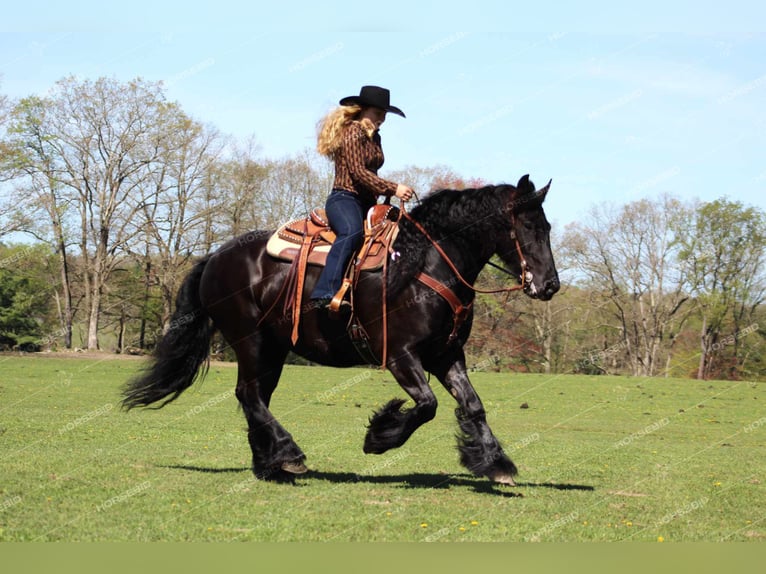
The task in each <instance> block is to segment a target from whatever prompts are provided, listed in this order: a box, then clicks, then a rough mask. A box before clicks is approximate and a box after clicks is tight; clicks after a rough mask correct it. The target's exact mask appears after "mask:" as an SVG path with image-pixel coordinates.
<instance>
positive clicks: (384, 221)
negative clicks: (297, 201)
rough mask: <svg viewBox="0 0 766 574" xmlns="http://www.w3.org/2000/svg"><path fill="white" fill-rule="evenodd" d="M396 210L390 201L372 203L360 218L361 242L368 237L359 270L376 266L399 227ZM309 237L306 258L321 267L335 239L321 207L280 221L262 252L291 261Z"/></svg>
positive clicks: (380, 265)
mask: <svg viewBox="0 0 766 574" xmlns="http://www.w3.org/2000/svg"><path fill="white" fill-rule="evenodd" d="M397 213H398V210H397V208H396V207H392V206H390V205H385V204H380V205H374V206H373V207H371V208H370V210H369V211H368V213H367V217H366V219H365V221H364V242H365V244H366V243H367V242H368V241H371V242H372V243H371V245H370V246H369V249H367V250H366V253H365V257H364V259H363V260H362V261H361V267H360V269H361V270H365V271H371V270H375V269H380V268H381V267H382V266H383V261H384V260H385V258H386V255H387V253H388V248H389V246H390V245H392V244H393V242H394V240H395V239H396V235H397V233H398V231H399V229H398V226H397V225H396V216H397ZM387 226H393V227H394V229H393V230H392V232H391V233H381V229H382V228H385V227H387ZM307 241H310V250H309V254H308V260H307V262H308V263H309V264H311V265H317V266H321V267H323V266H324V264H325V261H326V260H327V254H328V253H329V252H330V247H332V244H333V242H334V241H335V232H334V231H333V230H332V229H331V228H330V224H329V223H328V221H327V214H326V212H325V210H324V209H320V208H316V209H314V210H312V211H311V213H310V214H309V215H308V217H304V218H301V219H296V220H294V221H289V222H287V223H285V224H283V225H282V226H281V227H280V228H279V229H277V231H276V232H274V234H272V236H271V237H270V238H269V241H268V243H267V244H266V252H267V253H268V254H269V255H271V256H272V257H276V258H277V259H282V260H283V261H293V260H294V259H295V258H296V257H298V256H299V254H300V251H301V247H302V246H303V245H304V244H305V243H306V242H307Z"/></svg>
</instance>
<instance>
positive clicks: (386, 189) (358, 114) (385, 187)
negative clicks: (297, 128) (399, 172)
mask: <svg viewBox="0 0 766 574" xmlns="http://www.w3.org/2000/svg"><path fill="white" fill-rule="evenodd" d="M339 103H340V106H339V107H338V108H336V109H335V110H333V111H331V112H330V113H328V114H327V115H326V116H325V117H324V118H323V119H322V120H321V121H320V123H319V126H320V127H319V134H318V137H317V150H318V151H319V153H320V154H322V155H324V156H326V157H327V158H329V159H330V160H332V161H333V162H334V164H335V180H334V181H333V188H332V191H331V193H330V195H329V196H328V198H327V202H326V203H325V211H326V212H327V219H328V223H329V224H330V227H331V228H332V230H333V231H334V232H335V235H336V239H335V242H334V243H333V245H332V248H331V249H330V252H329V253H328V254H327V262H326V263H325V267H324V269H323V270H322V273H321V275H320V276H319V280H318V281H317V284H316V286H315V287H314V290H313V292H312V294H311V299H312V300H313V301H314V302H315V304H317V305H320V306H323V307H327V306H328V305H329V303H330V301H331V300H332V298H333V296H334V295H335V294H336V293H337V291H338V289H340V287H341V284H342V283H343V274H344V271H345V269H346V266H347V265H348V262H349V260H350V259H351V256H352V255H353V254H354V252H355V251H356V250H357V249H358V248H359V247H360V246H361V242H362V238H363V224H364V217H365V214H366V213H367V210H368V209H369V208H370V207H372V206H373V205H374V204H375V203H377V198H378V196H380V195H383V196H387V197H391V196H396V197H398V198H400V199H402V200H404V201H407V200H409V199H410V198H411V197H412V194H413V191H412V188H411V187H409V186H407V185H403V184H401V183H398V184H397V183H394V182H391V181H387V180H385V179H382V178H380V177H378V169H380V167H381V166H382V165H383V160H384V158H383V148H382V147H381V140H380V134H379V132H378V130H379V129H380V126H381V124H382V123H383V122H384V121H385V119H386V113H387V112H391V113H394V114H397V115H399V116H402V117H405V115H404V112H402V110H400V109H399V108H397V107H395V106H392V105H391V104H390V93H389V91H388V90H387V89H385V88H381V87H378V86H363V87H362V89H361V90H360V92H359V95H358V96H349V97H346V98H343V99H342V100H340V102H339ZM342 305H344V306H348V305H349V303H348V302H347V301H344V302H343V303H342Z"/></svg>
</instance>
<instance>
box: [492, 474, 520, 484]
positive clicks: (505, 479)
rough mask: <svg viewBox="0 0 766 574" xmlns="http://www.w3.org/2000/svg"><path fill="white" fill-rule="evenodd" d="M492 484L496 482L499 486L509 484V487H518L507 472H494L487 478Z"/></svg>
mask: <svg viewBox="0 0 766 574" xmlns="http://www.w3.org/2000/svg"><path fill="white" fill-rule="evenodd" d="M487 478H489V479H490V480H491V481H492V482H496V483H498V484H507V485H508V486H516V482H515V481H514V480H513V477H512V476H511V475H510V474H507V473H505V472H494V473H492V474H489V475H488V476H487Z"/></svg>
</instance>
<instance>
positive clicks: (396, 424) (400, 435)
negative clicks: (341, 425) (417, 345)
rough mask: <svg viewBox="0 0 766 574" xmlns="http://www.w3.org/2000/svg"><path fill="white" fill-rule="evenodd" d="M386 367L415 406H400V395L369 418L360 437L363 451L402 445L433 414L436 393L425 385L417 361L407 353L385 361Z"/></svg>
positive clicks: (374, 452)
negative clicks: (362, 440) (367, 425)
mask: <svg viewBox="0 0 766 574" xmlns="http://www.w3.org/2000/svg"><path fill="white" fill-rule="evenodd" d="M388 369H389V370H390V371H391V374H393V375H394V378H395V379H396V381H397V382H398V383H399V385H400V386H401V387H402V388H403V389H404V390H405V391H407V394H408V395H410V397H412V400H414V401H415V406H414V407H412V408H409V409H402V408H401V407H402V405H403V404H404V403H405V401H404V400H403V399H393V400H391V401H389V402H388V403H387V404H386V405H384V406H383V407H382V408H381V409H380V410H378V411H376V412H375V413H374V414H373V415H372V417H371V418H370V424H369V427H368V428H367V435H366V436H365V438H364V452H365V453H368V454H382V453H384V452H386V451H387V450H389V449H392V448H397V447H400V446H402V445H403V444H404V443H405V442H406V441H407V439H408V438H410V435H412V433H413V432H415V430H417V428H418V427H420V426H421V425H422V424H424V423H427V422H428V421H430V420H431V419H433V418H434V417H435V416H436V396H434V393H433V391H432V390H431V387H429V386H428V381H427V380H426V375H425V373H424V371H423V367H422V365H421V363H420V361H419V360H418V359H417V358H416V357H415V356H414V355H411V354H407V355H404V358H402V359H401V360H397V361H389V364H388Z"/></svg>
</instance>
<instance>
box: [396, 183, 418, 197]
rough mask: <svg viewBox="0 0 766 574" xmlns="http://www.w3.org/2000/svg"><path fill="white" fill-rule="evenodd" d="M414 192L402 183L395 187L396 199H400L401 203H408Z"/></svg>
mask: <svg viewBox="0 0 766 574" xmlns="http://www.w3.org/2000/svg"><path fill="white" fill-rule="evenodd" d="M414 193H415V192H414V191H413V189H412V188H411V187H410V186H409V185H404V184H403V183H400V184H398V185H397V186H396V197H398V198H399V199H401V200H402V201H409V200H410V199H412V196H413V194H414Z"/></svg>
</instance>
